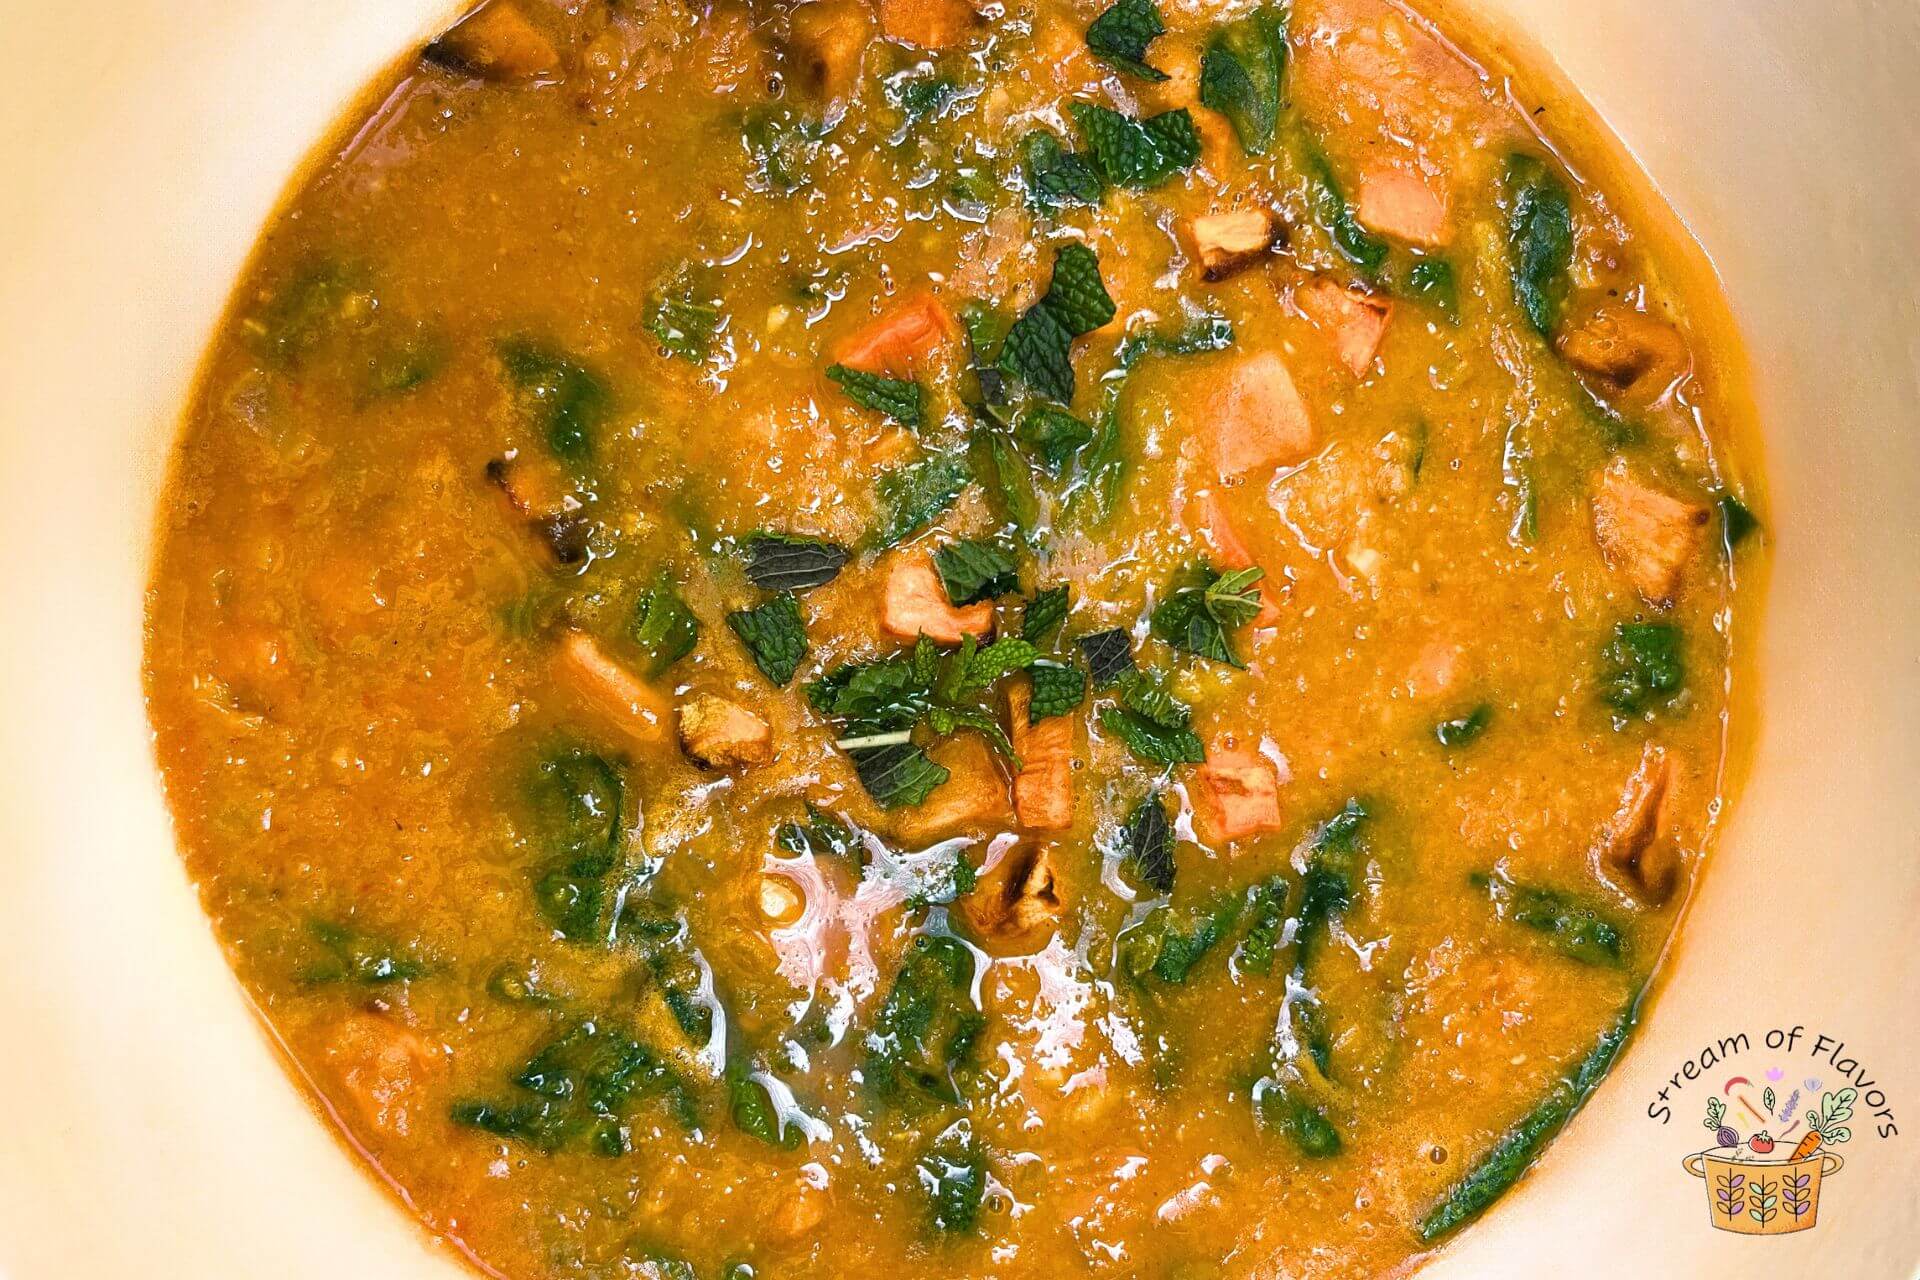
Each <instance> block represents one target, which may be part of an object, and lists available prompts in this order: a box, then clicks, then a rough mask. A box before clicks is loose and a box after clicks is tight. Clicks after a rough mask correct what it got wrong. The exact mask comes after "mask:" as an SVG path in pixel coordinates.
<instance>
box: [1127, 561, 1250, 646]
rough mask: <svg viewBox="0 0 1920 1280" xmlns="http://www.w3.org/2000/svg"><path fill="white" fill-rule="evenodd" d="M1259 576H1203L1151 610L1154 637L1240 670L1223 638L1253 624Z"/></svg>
mask: <svg viewBox="0 0 1920 1280" xmlns="http://www.w3.org/2000/svg"><path fill="white" fill-rule="evenodd" d="M1263 576H1264V571H1262V570H1261V569H1259V568H1257V567H1254V568H1247V569H1238V570H1235V571H1233V572H1231V573H1224V574H1218V575H1215V574H1212V573H1210V572H1205V571H1203V572H1201V573H1200V574H1199V575H1197V577H1196V578H1195V580H1194V581H1192V582H1190V583H1189V584H1188V585H1185V586H1181V587H1177V588H1175V589H1174V590H1173V591H1172V592H1171V593H1169V594H1168V596H1167V598H1166V599H1164V600H1162V601H1161V602H1160V603H1159V604H1158V605H1157V606H1155V608H1154V611H1153V616H1152V618H1151V620H1150V621H1151V625H1152V628H1153V634H1154V635H1156V636H1158V637H1159V638H1160V639H1162V640H1164V641H1166V642H1167V643H1168V644H1170V645H1172V646H1173V647H1174V648H1176V649H1179V650H1182V651H1184V652H1186V653H1191V654H1195V655H1198V656H1199V657H1202V658H1206V659H1208V660H1209V661H1213V662H1224V663H1227V664H1228V665H1230V666H1235V667H1239V666H1244V665H1245V664H1244V663H1243V662H1241V661H1240V658H1239V656H1238V655H1237V654H1236V653H1234V651H1233V646H1232V644H1231V642H1230V641H1229V640H1228V636H1227V633H1228V632H1229V631H1232V630H1235V629H1236V628H1239V627H1242V626H1245V625H1246V624H1247V623H1249V622H1251V621H1253V618H1254V615H1255V614H1257V613H1259V612H1260V592H1259V589H1258V586H1257V584H1258V583H1259V581H1260V579H1261V578H1262V577H1263Z"/></svg>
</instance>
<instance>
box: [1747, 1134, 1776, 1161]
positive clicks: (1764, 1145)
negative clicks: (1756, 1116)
mask: <svg viewBox="0 0 1920 1280" xmlns="http://www.w3.org/2000/svg"><path fill="white" fill-rule="evenodd" d="M1747 1145H1748V1146H1749V1147H1752V1148H1753V1153H1754V1154H1755V1155H1759V1156H1763V1155H1765V1154H1767V1152H1769V1151H1771V1150H1773V1135H1772V1134H1770V1133H1768V1132H1767V1131H1766V1130H1765V1129H1762V1130H1761V1131H1760V1132H1759V1133H1756V1134H1754V1135H1753V1136H1752V1137H1751V1138H1748V1139H1747Z"/></svg>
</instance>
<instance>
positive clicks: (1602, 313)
mask: <svg viewBox="0 0 1920 1280" xmlns="http://www.w3.org/2000/svg"><path fill="white" fill-rule="evenodd" d="M1559 343H1560V354H1562V355H1564V356H1565V357H1566V358H1567V363H1568V364H1570V365H1572V366H1573V367H1574V368H1576V369H1578V370H1580V371H1581V372H1582V373H1585V374H1588V375H1589V376H1591V377H1593V378H1595V379H1597V380H1598V381H1599V382H1601V383H1602V384H1603V385H1604V386H1605V387H1607V388H1608V389H1609V390H1611V391H1613V392H1615V393H1617V394H1626V395H1632V396H1634V397H1636V398H1641V399H1655V398H1658V397H1659V396H1660V395H1662V394H1663V393H1665V391H1666V389H1667V388H1668V387H1670V386H1672V385H1673V384H1674V383H1675V382H1676V381H1678V380H1679V379H1680V377H1681V375H1683V374H1684V373H1686V371H1687V365H1688V356H1687V344H1686V342H1685V341H1684V340H1682V338H1681V337H1680V333H1679V331H1678V330H1676V329H1675V328H1674V327H1673V326H1672V325H1670V324H1668V323H1667V322H1666V321H1664V320H1658V319H1655V318H1654V317H1653V316H1650V315H1648V314H1646V313H1645V312H1644V311H1636V310H1634V309H1633V308H1632V307H1629V306H1627V305H1626V304H1624V303H1619V302H1609V303H1604V304H1602V305H1601V306H1599V307H1596V308H1594V310H1593V311H1592V312H1591V313H1589V314H1588V315H1587V316H1586V317H1585V318H1584V319H1582V320H1578V321H1576V322H1574V323H1572V324H1569V325H1567V326H1566V327H1565V328H1564V329H1563V330H1562V331H1561V333H1560V339H1559Z"/></svg>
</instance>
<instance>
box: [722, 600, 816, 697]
mask: <svg viewBox="0 0 1920 1280" xmlns="http://www.w3.org/2000/svg"><path fill="white" fill-rule="evenodd" d="M727 625H728V626H729V627H732V628H733V633H734V634H735V635H737V636H739V637H740V643H742V644H744V645H745V646H746V647H747V653H748V654H750V655H751V656H752V658H753V665H754V666H756V667H759V668H760V674H762V675H764V676H765V677H766V678H767V679H769V680H771V681H773V682H774V683H775V684H777V685H784V684H786V683H787V681H789V680H791V679H793V673H794V671H795V669H796V668H798V667H799V665H800V660H801V659H802V658H804V657H806V656H807V625H806V622H805V621H804V620H803V619H802V618H801V616H800V602H799V601H798V600H796V599H795V598H794V597H792V596H791V595H784V594H783V595H777V596H775V597H773V598H772V599H771V600H768V601H766V602H765V603H764V604H759V605H755V606H754V607H753V608H751V609H736V610H735V611H734V612H732V613H730V614H728V615H727Z"/></svg>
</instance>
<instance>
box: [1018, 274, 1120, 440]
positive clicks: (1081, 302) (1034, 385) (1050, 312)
mask: <svg viewBox="0 0 1920 1280" xmlns="http://www.w3.org/2000/svg"><path fill="white" fill-rule="evenodd" d="M1113 317H1114V305H1113V299H1112V297H1111V296H1109V295H1108V293H1107V289H1106V285H1105V284H1103V283H1102V282H1101V279H1100V260H1099V258H1098V257H1096V256H1095V255H1094V252H1093V250H1091V249H1089V248H1087V246H1085V245H1083V244H1081V243H1079V242H1078V241H1072V242H1069V243H1067V244H1064V245H1062V246H1061V247H1060V248H1059V249H1058V250H1057V251H1056V252H1055V253H1054V257H1053V278H1052V279H1051V280H1050V281H1049V282H1048V284H1047V291H1046V293H1045V294H1043V295H1042V296H1041V298H1040V300H1039V301H1038V302H1036V303H1034V304H1033V305H1032V306H1031V307H1029V308H1027V310H1026V312H1025V314H1023V315H1022V316H1021V317H1020V318H1019V319H1018V320H1016V321H1014V323H1013V328H1012V329H1010V330H1008V332H1007V340H1006V342H1005V344H1003V345H1002V347H1001V349H1000V368H1001V370H1002V371H1004V372H1005V373H1006V374H1008V375H1009V376H1010V377H1014V378H1018V379H1019V380H1020V381H1022V382H1024V383H1026V384H1027V386H1028V387H1030V388H1031V389H1032V390H1033V392H1034V393H1035V394H1036V395H1039V396H1041V397H1042V398H1044V399H1047V400H1051V401H1053V402H1054V403H1056V404H1063V405H1064V404H1068V403H1070V402H1071V401H1072V400H1073V360H1072V354H1073V352H1072V347H1073V340H1074V339H1075V338H1077V337H1080V336H1081V335H1082V334H1086V333H1091V332H1092V331H1093V330H1095V329H1098V328H1099V327H1100V326H1101V325H1104V324H1106V323H1107V322H1108V321H1110V320H1112V319H1113Z"/></svg>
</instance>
